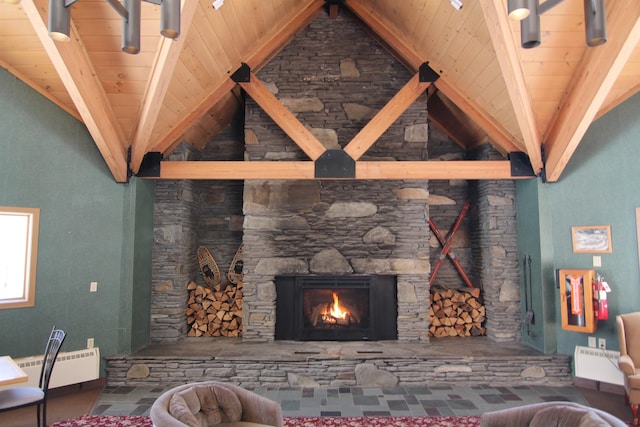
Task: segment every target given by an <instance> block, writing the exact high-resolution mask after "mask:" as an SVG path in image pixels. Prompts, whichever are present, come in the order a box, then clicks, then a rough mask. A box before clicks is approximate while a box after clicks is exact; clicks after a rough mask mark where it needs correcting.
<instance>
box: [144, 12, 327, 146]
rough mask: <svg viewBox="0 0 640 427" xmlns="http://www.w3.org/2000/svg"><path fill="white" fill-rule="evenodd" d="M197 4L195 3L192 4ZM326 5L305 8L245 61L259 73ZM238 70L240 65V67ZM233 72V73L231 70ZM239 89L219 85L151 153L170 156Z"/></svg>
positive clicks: (230, 84)
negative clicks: (187, 133)
mask: <svg viewBox="0 0 640 427" xmlns="http://www.w3.org/2000/svg"><path fill="white" fill-rule="evenodd" d="M189 1H194V2H195V0H189ZM324 4H325V2H324V0H313V1H312V2H311V3H309V4H308V5H307V6H306V7H304V8H303V9H302V10H301V11H300V13H299V14H297V15H296V16H295V17H294V18H293V19H292V20H291V21H289V22H288V23H287V24H286V25H283V26H282V28H280V30H279V31H278V32H277V34H276V35H275V36H273V37H271V38H270V39H268V40H265V41H264V42H263V43H262V44H261V45H258V46H257V47H256V50H255V51H254V52H253V53H252V54H251V55H250V56H249V58H247V60H246V61H245V62H246V63H247V64H248V65H249V66H250V67H251V69H252V70H259V69H260V68H261V67H262V66H263V65H264V64H266V63H267V62H268V61H269V59H271V58H272V57H273V56H275V55H276V54H277V53H278V51H279V50H280V49H282V48H283V47H284V46H286V44H287V43H288V42H289V41H291V40H292V39H293V38H294V37H295V36H296V34H298V32H300V30H302V29H303V28H305V27H306V26H307V25H308V24H309V22H311V21H312V20H313V19H314V18H315V17H316V16H317V15H318V13H320V11H321V10H322V6H323V5H324ZM237 65H238V67H239V66H240V64H237ZM230 71H233V70H230ZM234 87H236V84H235V82H233V81H232V80H231V79H228V78H225V79H224V80H222V81H220V82H219V83H218V85H217V86H216V87H215V88H214V89H213V90H212V91H211V93H209V94H208V95H207V96H205V97H204V98H203V99H202V101H201V102H200V103H198V105H197V106H196V107H195V108H194V109H193V110H191V111H189V112H187V113H186V114H185V115H184V116H183V118H182V120H181V121H180V122H178V123H175V125H174V126H173V127H172V128H171V130H170V131H169V133H167V134H166V135H164V136H162V137H161V138H160V140H159V141H156V142H155V144H154V146H153V147H152V148H151V149H149V150H148V151H158V152H161V153H166V152H168V151H169V149H170V147H174V146H175V145H176V143H177V142H179V141H177V140H178V138H180V135H182V134H183V133H184V132H185V131H186V130H187V129H188V128H189V127H190V126H191V125H193V124H194V123H195V122H196V121H198V119H200V118H201V117H202V116H203V115H205V114H206V113H207V111H209V109H210V108H211V106H212V105H215V104H216V103H217V102H219V101H220V100H221V99H222V97H223V96H224V95H225V94H226V93H227V92H229V91H230V90H232V89H233V88H234Z"/></svg>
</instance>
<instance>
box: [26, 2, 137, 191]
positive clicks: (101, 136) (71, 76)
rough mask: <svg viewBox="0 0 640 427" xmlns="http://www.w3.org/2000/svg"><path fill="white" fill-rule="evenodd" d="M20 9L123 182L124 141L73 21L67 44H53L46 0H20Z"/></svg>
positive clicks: (125, 150)
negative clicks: (48, 28)
mask: <svg viewBox="0 0 640 427" xmlns="http://www.w3.org/2000/svg"><path fill="white" fill-rule="evenodd" d="M22 8H23V9H24V11H25V13H26V15H27V17H28V18H29V21H30V22H31V25H32V26H33V28H34V30H35V32H36V34H37V35H38V38H39V39H40V42H41V43H42V46H43V47H44V48H45V50H46V51H47V54H48V55H49V58H50V59H51V62H52V63H53V66H54V67H55V69H56V71H57V72H58V74H59V75H60V78H61V80H62V82H63V83H64V85H65V88H66V89H67V91H68V92H69V95H70V96H71V99H72V100H73V102H74V104H75V105H76V108H77V109H78V112H79V113H80V116H81V117H82V120H83V121H84V123H85V125H86V126H87V128H88V130H89V132H90V133H91V136H92V137H93V140H94V141H95V143H96V145H97V146H98V150H100V153H101V154H102V157H103V158H104V160H105V162H106V164H107V166H108V167H109V170H110V171H111V174H112V175H113V177H114V178H115V180H116V181H117V182H126V181H127V179H128V164H127V149H128V145H127V141H126V138H125V137H124V133H123V131H122V129H121V127H120V124H119V122H118V120H117V118H116V116H115V114H114V112H113V110H112V109H111V104H110V103H109V101H108V99H107V95H106V94H105V92H104V88H103V86H102V84H101V83H100V81H99V80H98V77H97V76H96V72H95V70H94V69H93V66H92V64H91V61H90V60H89V56H88V55H87V52H86V50H85V48H84V45H83V44H82V43H81V40H80V36H79V35H78V33H77V31H76V30H75V26H74V25H73V23H72V24H71V26H70V27H71V28H70V36H71V40H70V41H69V42H68V43H64V42H58V43H56V42H54V41H53V40H52V39H51V37H49V32H48V30H47V25H46V22H47V20H48V13H47V11H48V10H49V2H48V1H47V0H23V1H22Z"/></svg>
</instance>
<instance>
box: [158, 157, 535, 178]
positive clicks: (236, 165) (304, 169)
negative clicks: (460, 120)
mask: <svg viewBox="0 0 640 427" xmlns="http://www.w3.org/2000/svg"><path fill="white" fill-rule="evenodd" d="M157 178H158V179H194V180H195V179H197V180H202V179H207V180H216V179H229V180H236V179H282V180H292V179H320V178H315V173H314V163H313V162H309V161H297V162H296V161H294V162H285V161H283V162H270V161H201V162H194V161H191V162H179V161H175V162H174V161H164V162H160V176H159V177H157ZM527 178H531V177H513V176H511V162H510V161H508V160H486V161H484V160H483V161H473V160H467V161H464V160H462V161H415V162H412V161H407V162H392V161H360V162H356V176H355V178H353V179H356V180H389V179H415V180H427V179H478V180H483V179H496V180H498V179H527Z"/></svg>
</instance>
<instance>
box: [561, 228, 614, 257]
mask: <svg viewBox="0 0 640 427" xmlns="http://www.w3.org/2000/svg"><path fill="white" fill-rule="evenodd" d="M571 238H572V240H573V252H575V253H611V252H612V251H613V248H612V246H611V226H610V225H587V226H580V227H571Z"/></svg>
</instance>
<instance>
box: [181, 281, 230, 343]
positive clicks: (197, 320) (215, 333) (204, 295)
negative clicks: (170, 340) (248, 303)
mask: <svg viewBox="0 0 640 427" xmlns="http://www.w3.org/2000/svg"><path fill="white" fill-rule="evenodd" d="M187 289H188V290H189V300H188V302H187V310H186V314H187V324H188V325H189V326H190V328H191V329H189V332H188V336H190V337H239V336H242V282H239V283H237V284H222V283H220V284H217V285H214V286H213V287H211V288H208V287H205V286H201V285H197V284H196V283H195V282H189V284H188V285H187Z"/></svg>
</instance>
